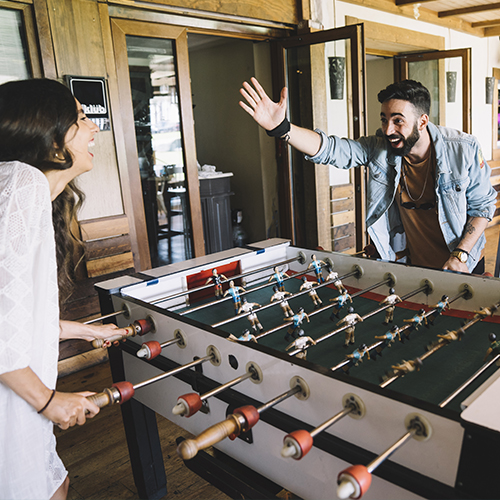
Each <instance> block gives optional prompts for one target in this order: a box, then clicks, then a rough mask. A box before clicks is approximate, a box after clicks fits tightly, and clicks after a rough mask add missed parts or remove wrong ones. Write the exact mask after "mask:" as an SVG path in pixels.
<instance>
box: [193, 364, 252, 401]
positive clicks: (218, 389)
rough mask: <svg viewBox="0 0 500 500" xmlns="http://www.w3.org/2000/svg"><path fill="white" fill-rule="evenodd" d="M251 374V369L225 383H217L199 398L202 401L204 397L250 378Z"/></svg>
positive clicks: (213, 394)
mask: <svg viewBox="0 0 500 500" xmlns="http://www.w3.org/2000/svg"><path fill="white" fill-rule="evenodd" d="M252 375H253V373H252V372H251V371H248V372H246V373H245V374H244V375H241V376H240V377H237V378H235V379H233V380H231V381H229V382H226V383H225V384H222V385H219V387H216V388H215V389H212V390H211V391H208V392H205V394H203V395H202V396H200V399H201V400H202V401H205V399H208V398H210V397H212V396H215V395H216V394H219V393H220V392H222V391H225V390H226V389H229V388H230V387H233V385H236V384H239V383H240V382H243V380H246V379H247V378H250V377H251V376H252Z"/></svg>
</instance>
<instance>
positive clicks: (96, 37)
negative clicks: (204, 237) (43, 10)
mask: <svg viewBox="0 0 500 500" xmlns="http://www.w3.org/2000/svg"><path fill="white" fill-rule="evenodd" d="M47 7H48V9H47V11H48V16H49V23H50V31H51V36H52V40H53V50H54V54H55V60H56V69H57V76H58V77H59V78H62V77H64V76H65V75H79V76H98V77H107V74H106V64H105V57H104V48H103V37H102V32H101V24H100V22H99V10H98V2H97V1H96V0H47ZM93 153H94V168H93V170H92V171H91V172H89V173H86V174H84V175H82V176H81V177H80V178H79V179H78V181H77V182H78V184H79V186H80V188H81V189H82V190H83V191H84V193H85V194H86V197H87V198H86V203H85V204H84V206H83V208H82V210H81V212H80V214H79V218H80V220H88V219H95V218H97V217H109V216H113V215H118V214H123V211H124V210H123V203H122V196H121V189H120V179H119V176H118V165H117V159H116V152H115V142H114V138H113V134H112V132H111V131H103V132H99V133H98V134H97V135H96V138H95V147H94V149H93Z"/></svg>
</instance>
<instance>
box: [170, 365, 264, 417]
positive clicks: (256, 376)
mask: <svg viewBox="0 0 500 500" xmlns="http://www.w3.org/2000/svg"><path fill="white" fill-rule="evenodd" d="M262 378H263V377H262V371H261V370H260V368H259V367H258V366H257V365H256V364H255V363H249V364H248V367H247V371H246V373H244V374H243V375H240V376H239V377H236V378H235V379H233V380H230V381H229V382H226V383H225V384H222V385H219V386H218V387H215V388H214V389H212V390H211V391H208V392H205V394H202V395H201V396H200V395H199V394H198V393H197V392H191V393H188V394H184V395H182V396H179V397H178V398H177V404H176V405H175V406H174V408H173V409H172V413H173V414H174V415H180V416H182V417H187V418H189V417H191V416H193V415H194V414H195V413H197V412H198V411H199V410H200V409H201V407H202V406H203V402H204V401H206V400H207V399H208V398H211V397H212V396H216V395H217V394H220V393H221V392H223V391H225V390H227V389H229V388H231V387H234V386H235V385H237V384H239V383H240V382H243V381H244V380H248V379H250V380H252V382H254V383H256V384H258V383H260V382H262Z"/></svg>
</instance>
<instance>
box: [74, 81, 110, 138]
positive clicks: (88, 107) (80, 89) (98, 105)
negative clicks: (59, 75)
mask: <svg viewBox="0 0 500 500" xmlns="http://www.w3.org/2000/svg"><path fill="white" fill-rule="evenodd" d="M66 81H67V84H68V87H69V89H70V90H71V92H72V93H73V95H74V96H75V97H76V98H77V99H78V101H79V102H80V104H81V105H82V109H83V112H84V113H85V114H86V115H87V117H88V118H89V119H90V120H92V121H93V122H94V123H95V124H96V125H97V126H98V127H99V130H110V123H109V109H108V100H107V97H106V79H105V78H97V77H86V76H69V75H67V76H66Z"/></svg>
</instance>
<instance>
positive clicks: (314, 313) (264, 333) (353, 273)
mask: <svg viewBox="0 0 500 500" xmlns="http://www.w3.org/2000/svg"><path fill="white" fill-rule="evenodd" d="M355 274H358V271H351V272H350V273H347V274H345V275H344V276H340V277H339V278H338V279H339V280H341V281H342V280H343V279H345V278H349V277H350V276H354V275H355ZM295 276H296V275H295ZM325 284H329V285H331V284H332V282H331V281H327V282H326V283H322V285H320V286H324V285H325ZM308 291H309V290H306V292H308ZM303 293H305V292H301V293H300V294H301V295H302V294H303ZM297 296H298V294H295V295H293V296H291V297H287V298H286V300H290V299H293V298H295V297H297ZM276 304H279V302H276ZM332 307H333V305H326V306H323V307H320V308H318V309H315V310H314V311H311V312H310V313H308V314H307V315H308V316H309V317H311V316H314V315H316V314H319V313H320V312H323V311H325V310H327V309H330V308H332ZM289 325H290V323H288V322H287V323H282V324H281V325H278V326H276V327H274V328H271V329H270V330H266V331H265V332H262V333H259V334H258V335H256V336H255V338H256V339H257V340H259V339H261V338H263V337H267V336H268V335H271V333H274V332H277V331H278V330H281V329H282V328H285V327H286V326H289Z"/></svg>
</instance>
